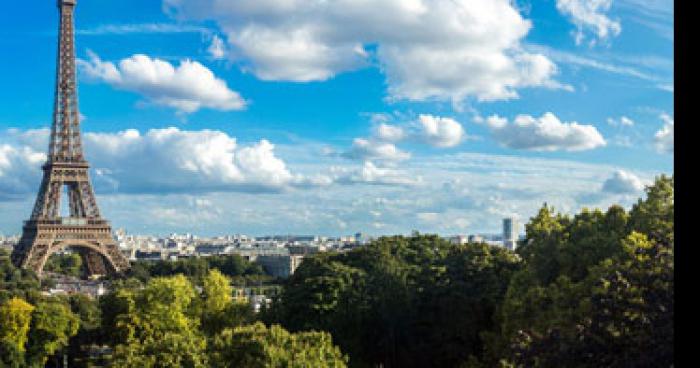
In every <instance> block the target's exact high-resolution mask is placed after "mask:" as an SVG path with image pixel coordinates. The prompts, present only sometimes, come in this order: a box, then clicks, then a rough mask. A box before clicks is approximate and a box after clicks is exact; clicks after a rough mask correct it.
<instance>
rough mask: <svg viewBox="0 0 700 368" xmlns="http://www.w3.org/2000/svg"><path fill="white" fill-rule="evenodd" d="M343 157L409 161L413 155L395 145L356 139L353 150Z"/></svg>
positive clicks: (364, 159) (365, 159)
mask: <svg viewBox="0 0 700 368" xmlns="http://www.w3.org/2000/svg"><path fill="white" fill-rule="evenodd" d="M343 156H345V157H346V158H350V159H356V160H363V161H367V160H380V161H403V160H407V159H409V158H410V157H411V154H410V153H408V152H404V151H402V150H400V149H398V148H397V147H396V146H395V145H394V144H393V143H388V142H379V141H375V140H371V139H365V138H355V140H354V141H353V142H352V148H351V149H350V150H349V151H348V152H345V153H344V154H343Z"/></svg>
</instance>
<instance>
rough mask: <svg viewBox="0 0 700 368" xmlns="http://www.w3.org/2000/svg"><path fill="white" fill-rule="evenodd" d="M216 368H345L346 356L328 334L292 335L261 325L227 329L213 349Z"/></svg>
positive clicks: (283, 330)
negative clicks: (334, 344)
mask: <svg viewBox="0 0 700 368" xmlns="http://www.w3.org/2000/svg"><path fill="white" fill-rule="evenodd" d="M210 349H211V359H210V364H211V367H213V368H237V367H247V368H343V367H346V366H347V357H345V356H343V354H342V353H341V351H340V349H339V348H338V347H336V346H333V343H332V339H331V335H330V334H328V333H326V332H303V333H298V334H291V333H289V332H288V331H286V330H285V329H283V328H282V327H280V326H278V325H273V326H272V327H270V328H267V327H265V325H264V324H262V323H256V324H254V325H250V326H243V327H236V328H233V329H230V328H228V329H225V330H223V331H222V332H221V333H220V334H218V335H217V336H216V337H215V338H214V340H213V342H212V346H211V348H210Z"/></svg>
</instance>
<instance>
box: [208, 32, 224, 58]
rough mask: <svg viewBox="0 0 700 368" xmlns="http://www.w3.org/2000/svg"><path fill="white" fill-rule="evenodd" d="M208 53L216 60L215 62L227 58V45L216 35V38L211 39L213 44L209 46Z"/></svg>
mask: <svg viewBox="0 0 700 368" xmlns="http://www.w3.org/2000/svg"><path fill="white" fill-rule="evenodd" d="M207 52H208V53H209V55H211V57H212V58H214V60H221V59H224V58H226V44H225V43H224V40H222V39H221V37H219V36H217V35H214V37H212V39H211V44H210V45H209V48H208V49H207Z"/></svg>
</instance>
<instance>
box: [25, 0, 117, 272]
mask: <svg viewBox="0 0 700 368" xmlns="http://www.w3.org/2000/svg"><path fill="white" fill-rule="evenodd" d="M75 6H76V0H58V8H59V12H60V26H59V41H58V62H57V64H58V65H57V76H56V95H55V102H54V103H55V105H54V115H53V123H52V125H51V138H50V143H49V154H48V158H47V161H46V164H44V166H43V170H44V177H43V179H42V181H41V187H40V189H39V195H38V196H37V199H36V203H35V205H34V210H33V211H32V216H31V218H30V219H29V221H25V223H24V228H23V232H22V238H21V239H20V241H19V243H18V245H17V246H16V247H15V249H14V252H13V254H12V260H13V262H14V263H15V264H16V265H17V266H20V267H23V268H28V269H32V270H34V271H35V272H36V273H37V274H41V273H42V270H43V268H44V265H45V264H46V261H47V260H48V258H49V257H50V256H51V254H53V253H55V252H58V251H61V250H63V249H65V248H69V247H70V248H73V249H76V250H77V251H78V252H79V253H80V255H81V257H82V259H83V262H84V264H85V265H86V266H87V271H88V273H89V274H90V275H104V274H107V273H111V272H121V271H124V270H126V269H127V268H129V262H128V261H127V259H126V258H125V257H124V255H123V254H122V253H121V252H120V251H119V247H118V246H117V243H116V242H115V240H114V238H113V236H112V229H111V227H110V224H109V222H108V221H107V220H105V219H103V218H102V217H101V216H100V210H99V208H98V207H97V201H96V200H95V194H94V192H93V190H92V184H91V183H90V178H89V176H88V168H89V165H88V163H87V161H86V160H85V157H84V156H83V148H82V144H81V135H80V114H79V112H78V92H77V82H76V73H75V36H74V19H73V16H74V11H75ZM64 191H65V194H67V196H66V197H67V202H68V203H67V205H68V213H69V215H68V216H67V217H66V216H62V213H61V198H62V197H63V196H64Z"/></svg>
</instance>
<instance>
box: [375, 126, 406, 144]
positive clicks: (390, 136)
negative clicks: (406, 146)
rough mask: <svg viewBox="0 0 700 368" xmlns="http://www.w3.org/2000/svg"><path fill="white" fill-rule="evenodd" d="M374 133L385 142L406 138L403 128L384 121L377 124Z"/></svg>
mask: <svg viewBox="0 0 700 368" xmlns="http://www.w3.org/2000/svg"><path fill="white" fill-rule="evenodd" d="M375 135H376V137H377V138H378V139H380V140H382V141H385V142H398V141H401V140H403V139H404V138H406V132H405V131H404V129H403V128H401V127H399V126H396V125H390V124H386V123H381V124H379V126H378V127H377V129H376V132H375Z"/></svg>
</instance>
